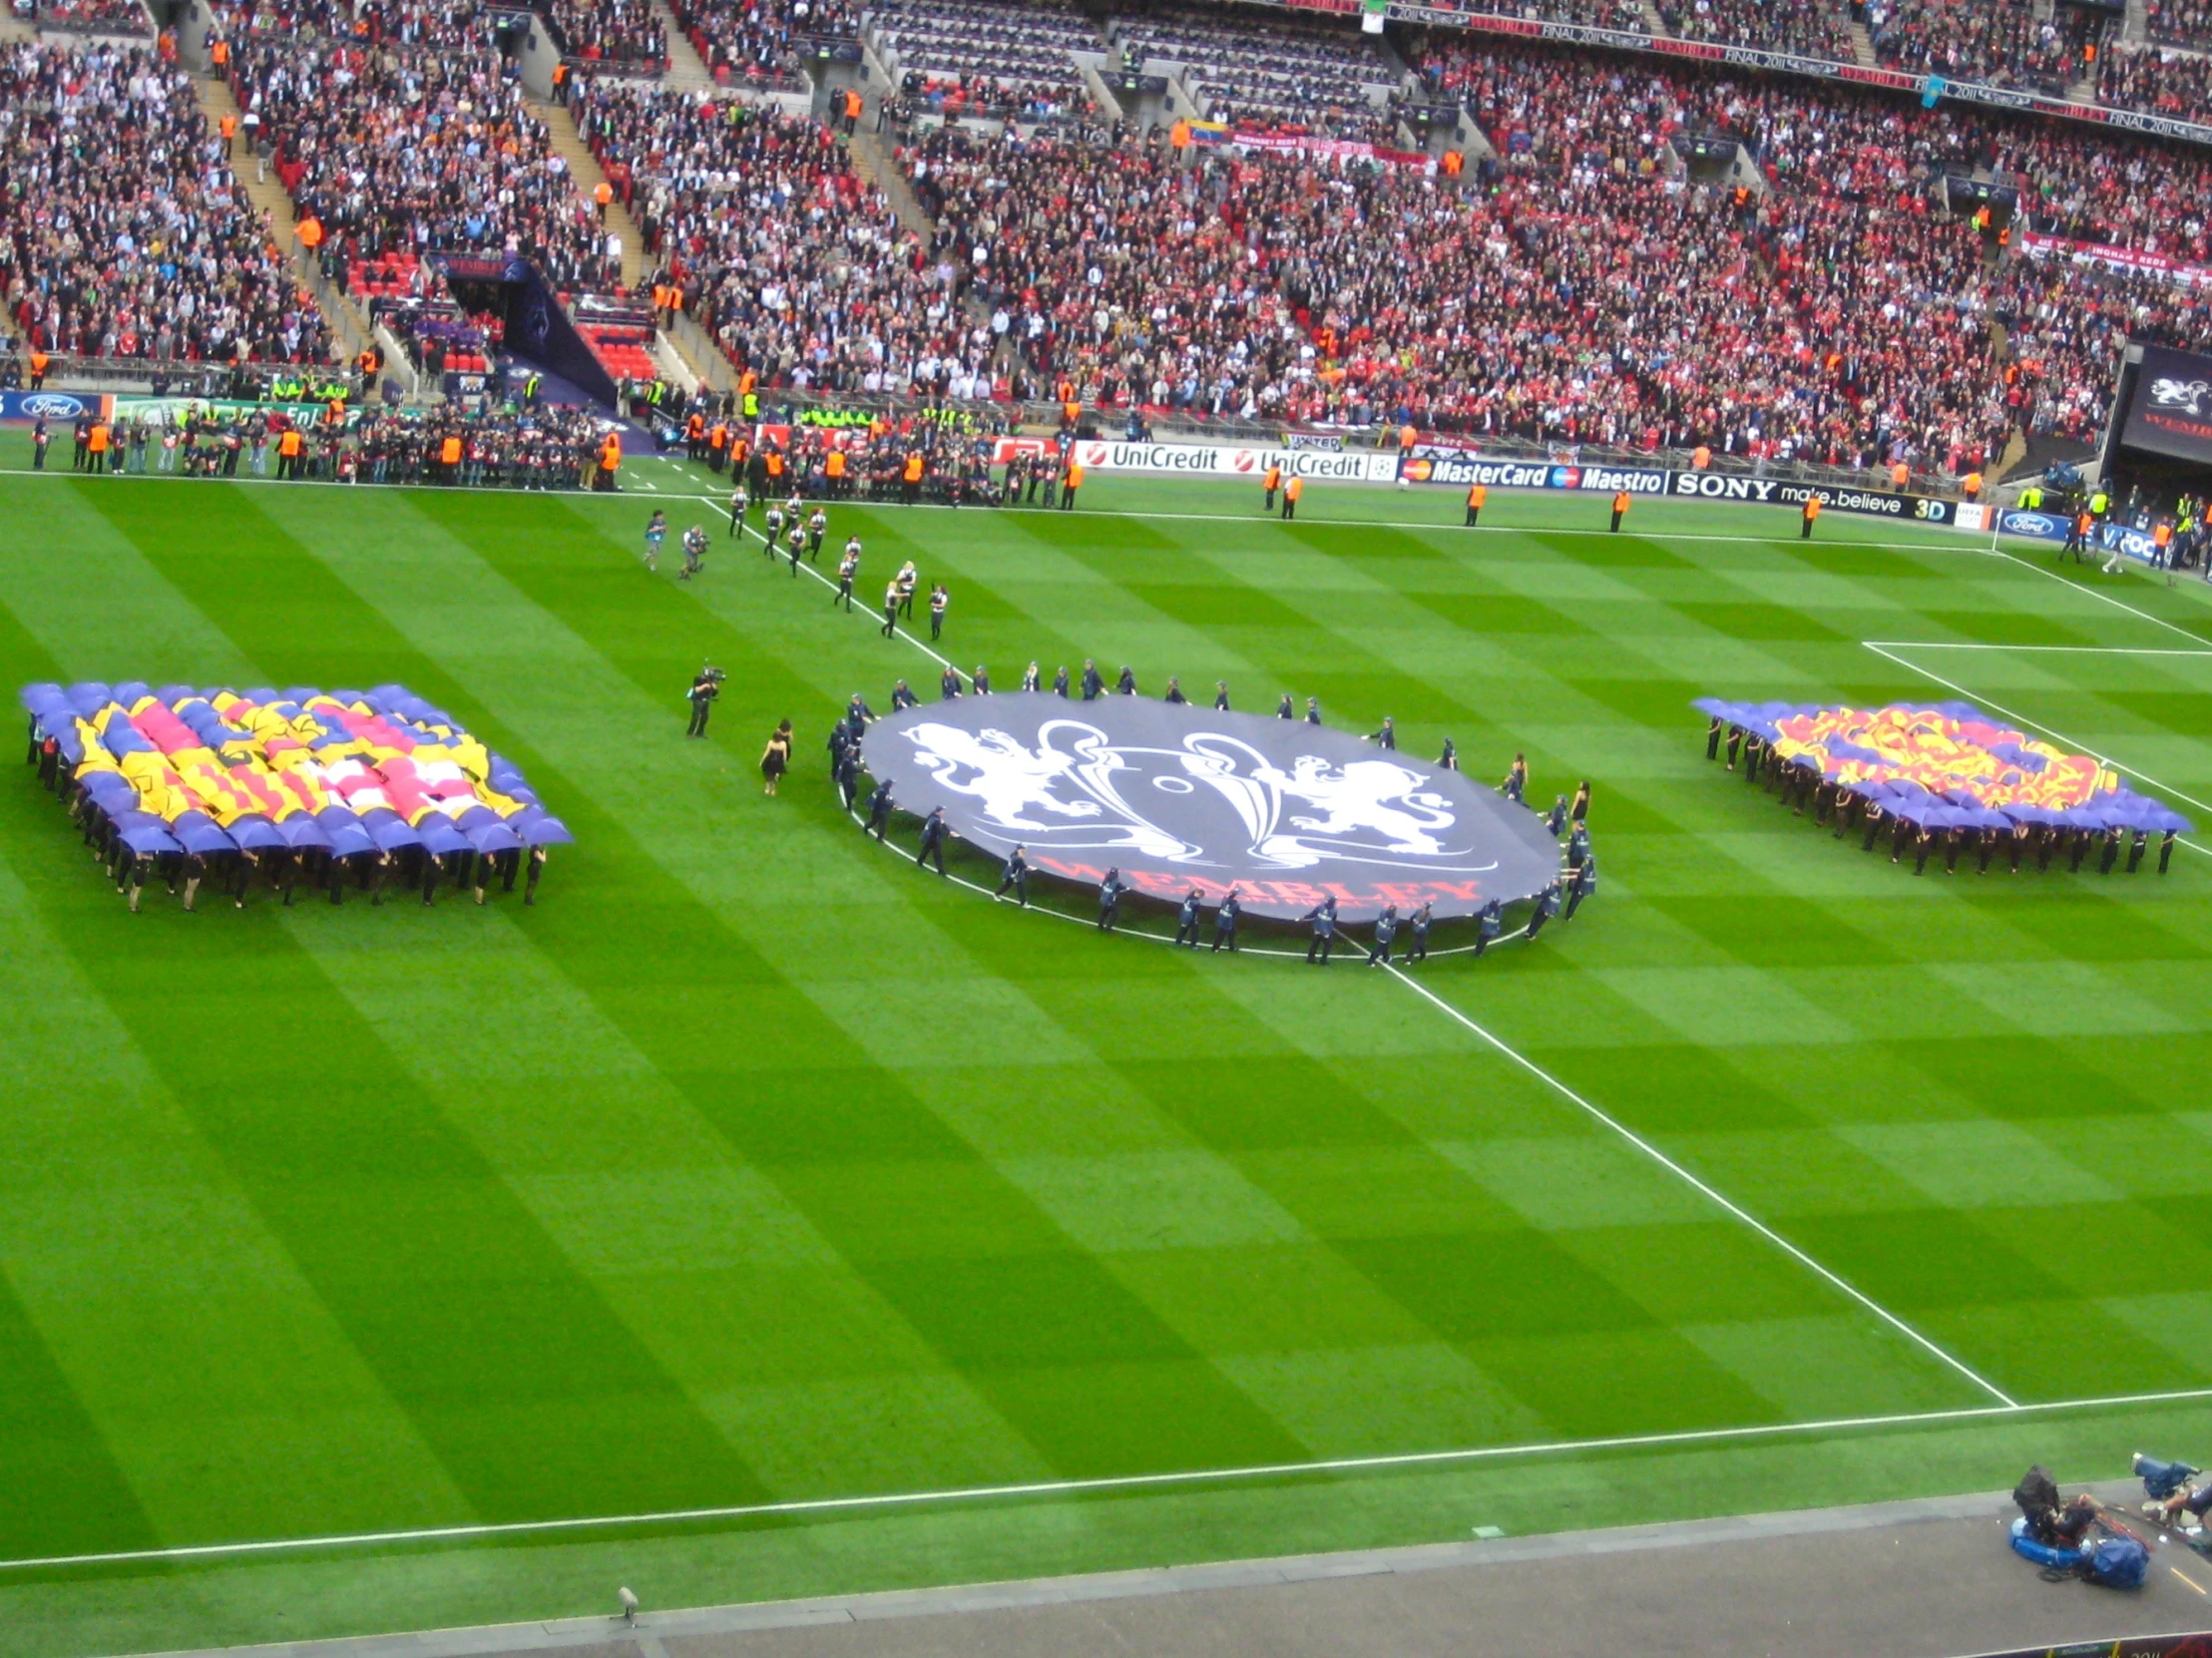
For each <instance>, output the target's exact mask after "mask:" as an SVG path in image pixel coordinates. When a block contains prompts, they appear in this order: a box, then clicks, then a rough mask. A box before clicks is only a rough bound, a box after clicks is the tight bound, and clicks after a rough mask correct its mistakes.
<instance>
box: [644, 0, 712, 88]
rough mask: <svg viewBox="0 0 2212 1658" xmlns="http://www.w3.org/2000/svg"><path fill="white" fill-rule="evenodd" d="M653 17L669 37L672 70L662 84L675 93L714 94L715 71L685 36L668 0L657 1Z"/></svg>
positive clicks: (668, 68)
mask: <svg viewBox="0 0 2212 1658" xmlns="http://www.w3.org/2000/svg"><path fill="white" fill-rule="evenodd" d="M653 15H654V19H655V21H657V22H658V23H659V24H660V25H661V27H662V29H663V30H664V31H665V32H666V34H667V37H668V67H667V69H666V70H665V71H664V72H663V74H662V76H661V84H662V85H663V86H664V87H666V88H667V89H668V90H669V91H671V92H711V91H713V90H714V76H713V72H712V71H710V70H709V69H708V68H707V67H706V60H705V59H704V58H702V57H700V56H699V55H698V51H697V49H696V48H694V47H693V46H692V45H691V43H690V41H689V40H688V39H686V38H685V37H684V33H683V25H682V24H680V23H678V22H677V21H676V19H675V13H674V12H672V11H670V10H669V9H668V4H667V0H654V5H653Z"/></svg>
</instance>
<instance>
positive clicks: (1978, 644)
mask: <svg viewBox="0 0 2212 1658" xmlns="http://www.w3.org/2000/svg"><path fill="white" fill-rule="evenodd" d="M1859 642H1860V643H1861V644H1864V645H1866V646H1867V647H1868V648H1869V649H1876V648H1880V647H1881V646H1884V645H1887V646H1889V647H1890V648H1891V649H1893V650H2037V651H2045V652H2055V653H2058V654H2063V655H2071V656H2212V644H2206V645H2203V646H2201V647H2199V648H2198V649H2195V650H2182V649H2178V648H2175V647H2172V646H2168V645H2162V644H1989V643H1985V642H1982V641H1980V640H1970V639H1861V640H1860V641H1859Z"/></svg>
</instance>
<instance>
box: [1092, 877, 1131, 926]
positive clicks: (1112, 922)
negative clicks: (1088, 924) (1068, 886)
mask: <svg viewBox="0 0 2212 1658" xmlns="http://www.w3.org/2000/svg"><path fill="white" fill-rule="evenodd" d="M1128 890H1129V889H1128V883H1126V882H1125V881H1123V880H1122V879H1121V872H1120V871H1119V870H1117V869H1109V870H1107V871H1106V879H1105V880H1104V881H1101V882H1100V883H1099V931H1100V932H1102V933H1110V932H1112V931H1113V929H1114V927H1115V926H1116V925H1117V924H1118V923H1119V922H1120V920H1121V895H1122V894H1123V893H1125V892H1127V891H1128Z"/></svg>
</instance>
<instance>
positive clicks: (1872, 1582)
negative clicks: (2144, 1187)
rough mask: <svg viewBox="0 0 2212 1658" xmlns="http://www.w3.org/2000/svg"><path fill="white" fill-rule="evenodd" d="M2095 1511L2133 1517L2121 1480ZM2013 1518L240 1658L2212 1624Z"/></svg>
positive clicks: (1669, 1531) (1900, 1517)
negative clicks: (2026, 1531)
mask: <svg viewBox="0 0 2212 1658" xmlns="http://www.w3.org/2000/svg"><path fill="white" fill-rule="evenodd" d="M2099 1494H2100V1495H2102V1496H2104V1497H2105V1498H2106V1499H2107V1500H2108V1501H2112V1502H2114V1503H2117V1504H2123V1505H2124V1504H2129V1503H2131V1502H2133V1501H2139V1500H2140V1498H2141V1492H2140V1490H2139V1489H2138V1488H2136V1487H2134V1486H2132V1485H2125V1484H2117V1485H2112V1486H2108V1487H2102V1488H2100V1490H2099ZM2012 1512H2013V1509H2012V1505H2011V1501H2010V1498H2009V1497H2008V1496H2006V1495H2004V1494H2003V1493H1986V1494H1978V1495H1972V1496H1958V1497H1937V1498H1928V1499H1922V1500H1915V1501H1907V1502H1885V1503H1873V1504H1869V1505H1866V1506H1861V1507H1850V1508H1817V1509H1806V1510H1802V1511H1798V1512H1792V1513H1777V1514H1753V1515H1746V1516H1741V1517H1735V1518H1726V1519H1709V1520H1687V1521H1680V1522H1676V1523H1672V1524H1664V1525H1638V1526H1624V1527H1620V1528H1618V1529H1611V1530H1598V1531H1573V1532H1562V1533H1558V1534H1555V1535H1549V1536H1540V1537H1506V1538H1497V1539H1491V1540H1485V1541H1468V1542H1453V1543H1438V1544H1429V1545H1425V1546H1419V1547H1410V1548H1389V1549H1369V1550H1361V1551H1356V1552H1350V1553H1341V1554H1307V1555H1293V1556H1288V1557H1285V1558H1281V1559H1270V1560H1236V1561H1224V1562H1220V1563H1218V1564H1211V1565H1196V1566H1170V1567H1161V1568H1157V1569H1151V1570H1140V1571H1124V1572H1106V1573H1100V1574H1096V1575H1090V1576H1080V1577H1054V1578H1039V1579H1033V1580H1030V1581H1024V1582H1012V1583H986V1584H974V1585H968V1586H963V1587H955V1588H944V1589H917V1590H904V1591H897V1592H892V1593H885V1594H865V1595H847V1596H832V1597H824V1598H820V1599H812V1600H786V1601H767V1602H760V1603H756V1604H751V1605H734V1606H716V1607H702V1608H697V1609H694V1610H688V1611H658V1610H655V1609H654V1608H653V1607H652V1606H651V1604H650V1602H649V1603H648V1605H647V1608H646V1610H645V1612H644V1613H643V1614H642V1615H641V1616H640V1618H639V1621H638V1624H637V1626H636V1627H635V1628H630V1627H626V1626H625V1625H624V1624H623V1623H622V1622H621V1620H620V1619H614V1618H573V1619H567V1620H563V1621H560V1622H551V1623H527V1624H504V1625H496V1626H492V1627H487V1628H480V1629H451V1630H435V1631H428V1632H424V1633H420V1634H411V1635H389V1636H368V1637H362V1638H359V1639H353V1640H337V1641H315V1642H297V1643H290V1644H285V1645H277V1646H261V1647H245V1648H233V1649H230V1653H229V1655H228V1658H509V1655H513V1658H524V1655H531V1654H541V1653H550V1652H564V1653H570V1654H574V1655H575V1658H857V1655H860V1654H868V1655H870V1658H879V1655H880V1658H937V1655H940V1654H942V1655H948V1658H950V1655H953V1654H961V1655H969V1654H985V1655H990V1658H1032V1655H1035V1658H1046V1655H1048V1654H1051V1655H1058V1654H1063V1653H1069V1652H1141V1653H1146V1654H1163V1655H1173V1654H1191V1655H1196V1654H1206V1655H1209V1658H1211V1655H1226V1658H1242V1655H1247V1654H1248V1655H1251V1658H1260V1655H1262V1654H1264V1655H1267V1658H1278V1655H1299V1654H1309V1653H1310V1654H1321V1653H1329V1654H1336V1653H1345V1652H1355V1651H1357V1652H1375V1653H1390V1654H1405V1655H1409V1658H1428V1655H1431V1654H1434V1655H1436V1658H1445V1655H1447V1654H1449V1655H1451V1658H1522V1655H1525V1654H1530V1653H1543V1654H1545V1655H1547V1658H1580V1655H1584V1654H1587V1655H1591V1658H1595V1655H1598V1654H1608V1655H1609V1654H1616V1653H1622V1652H1634V1653H1638V1654H1653V1655H1659V1658H1664V1655H1668V1654H1676V1653H1680V1654H1692V1653H1695V1654H1706V1653H1730V1654H1755V1653H1783V1652H1787V1653H1789V1654H1791V1655H1792V1658H1864V1655H1865V1654H1867V1653H1875V1652H1879V1653H1884V1654H1893V1655H1899V1658H1914V1655H1918V1658H1955V1655H1959V1654H1971V1653H1987V1652H1993V1651H1999V1650H2008V1649H2012V1648H2018V1647H2024V1646H2030V1645H2036V1644H2054V1643H2060V1642H2071V1641H2084V1640H2091V1639H2094V1638H2096V1637H2099V1636H2103V1637H2107V1638H2109V1637H2116V1636H2121V1635H2137V1634H2160V1633H2168V1632H2172V1631H2177V1630H2189V1629H2207V1628H2212V1561H2208V1560H2205V1559H2202V1558H2200V1557H2199V1556H2197V1555H2195V1554H2193V1553H2190V1552H2189V1551H2188V1550H2186V1549H2184V1548H2181V1547H2179V1546H2161V1547H2159V1548H2158V1549H2157V1550H2156V1551H2155V1553H2154V1557H2153V1567H2152V1572H2151V1577H2150V1581H2149V1583H2148V1584H2147V1585H2146V1586H2145V1587H2144V1589H2143V1590H2142V1591H2141V1592H2139V1593H2134V1594H2115V1593H2112V1592H2110V1591H2107V1590H2102V1589H2097V1588H2093V1587H2091V1586H2089V1585H2087V1584H2084V1583H2079V1582H2060V1583H2046V1582H2044V1581H2042V1580H2041V1579H2040V1578H2039V1577H2038V1576H2037V1575H2036V1573H2035V1571H2034V1569H2033V1568H2032V1567H2030V1566H2028V1565H2027V1564H2026V1563H2025V1562H2024V1561H2021V1560H2019V1559H2017V1558H2016V1557H2014V1556H2013V1555H2012V1554H2011V1552H2010V1551H2009V1550H2008V1549H2007V1548H2006V1547H2005V1544H2004V1522H2005V1521H2006V1520H2007V1519H2008V1517H2009V1516H2010V1514H2011V1513H2012ZM614 1588H615V1585H613V1584H609V1585H608V1597H609V1600H610V1602H612V1600H613V1598H614ZM647 1588H650V1584H649V1585H647ZM641 1592H642V1593H643V1592H645V1591H644V1590H641ZM193 1658H214V1655H212V1654H210V1655H197V1654H196V1655H193Z"/></svg>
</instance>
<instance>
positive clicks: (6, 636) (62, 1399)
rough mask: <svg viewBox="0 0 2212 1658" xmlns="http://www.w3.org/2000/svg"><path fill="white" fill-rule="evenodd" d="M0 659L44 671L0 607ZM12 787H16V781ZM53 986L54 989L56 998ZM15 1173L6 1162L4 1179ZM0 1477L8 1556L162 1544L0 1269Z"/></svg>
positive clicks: (36, 1063)
mask: <svg viewBox="0 0 2212 1658" xmlns="http://www.w3.org/2000/svg"><path fill="white" fill-rule="evenodd" d="M0 662H4V663H5V664H6V670H7V671H8V672H9V673H10V674H11V675H19V676H20V678H19V679H18V682H20V681H21V679H28V678H35V677H38V676H40V675H41V673H42V671H44V670H45V669H47V668H48V666H49V661H48V658H47V657H46V656H45V654H44V652H42V651H41V650H40V649H39V648H38V645H37V642H36V641H35V640H34V639H32V638H31V637H30V635H29V634H27V633H26V632H25V631H24V630H23V628H22V626H21V624H20V623H18V622H17V621H16V620H15V617H14V616H13V615H12V614H11V612H10V611H9V610H8V609H7V608H5V607H0ZM14 781H15V782H16V783H17V784H19V785H20V784H22V783H23V781H24V780H23V778H21V777H18V778H16V779H14ZM24 792H27V791H24ZM36 815H43V814H39V813H38V812H37V802H36V801H31V802H25V801H24V800H23V799H22V797H21V793H20V792H19V793H18V795H17V797H16V798H15V799H12V800H10V801H9V802H8V804H7V805H6V807H5V808H0V861H6V862H8V863H10V864H12V865H14V867H16V868H22V867H23V866H22V864H20V863H19V862H17V861H16V860H17V854H18V853H19V851H20V849H21V848H22V847H23V846H24V845H25V843H26V842H27V841H28V840H29V839H30V837H31V833H32V830H33V827H34V826H33V824H32V823H31V822H30V821H29V820H30V819H32V818H33V817H34V816H36ZM37 827H41V828H44V829H46V830H47V831H48V832H49V833H51V832H52V830H53V828H54V825H53V824H52V823H51V822H47V823H44V824H41V825H37ZM67 844H69V843H68V842H67V841H64V842H63V845H64V846H66V845H67ZM41 855H42V856H43V857H45V858H47V859H54V858H63V859H66V857H67V855H66V853H65V852H63V851H62V850H61V848H59V847H57V846H55V845H54V844H53V842H52V841H48V842H47V843H46V844H45V845H44V846H43V848H42V849H41ZM70 861H71V862H73V863H75V864H76V867H74V868H72V869H71V870H70V872H69V873H70V874H71V875H73V876H76V877H78V878H80V879H82V878H83V877H85V875H86V874H87V869H86V867H85V864H84V863H83V862H82V861H79V860H70ZM95 879H97V877H95ZM13 930H14V929H12V928H11V929H9V931H11V932H12V931H13ZM4 936H5V935H0V937H4ZM60 989H61V988H60V987H58V986H57V987H55V990H56V993H57V994H59V993H60ZM56 1057H57V1055H56V1054H54V1053H52V1052H41V1053H37V1054H33V1053H29V1052H25V1053H22V1054H20V1055H18V1056H17V1059H16V1063H15V1064H13V1065H11V1066H10V1069H20V1070H21V1072H23V1074H21V1075H19V1076H18V1077H16V1078H15V1079H14V1080H15V1081H16V1082H17V1084H18V1085H27V1084H30V1083H31V1080H32V1078H31V1072H32V1071H33V1070H34V1068H35V1067H43V1066H45V1065H47V1064H50V1063H52V1061H53V1060H54V1059H55V1058H56ZM82 1081H83V1083H84V1085H85V1086H86V1087H88V1088H94V1089H97V1088H99V1087H100V1086H101V1085H102V1081H103V1079H102V1078H101V1076H100V1075H99V1073H98V1072H97V1070H96V1069H94V1068H93V1067H92V1066H89V1065H88V1066H86V1067H85V1069H84V1071H83V1073H82ZM24 1167H25V1165H24V1164H22V1163H21V1162H17V1161H14V1160H11V1163H10V1175H9V1179H10V1183H12V1181H13V1179H15V1178H19V1177H20V1174H21V1172H22V1171H23V1170H24ZM0 1481H4V1488H5V1489H6V1490H7V1492H8V1493H9V1495H8V1500H7V1501H6V1502H4V1503H0V1547H5V1549H6V1551H7V1553H8V1555H10V1556H21V1555H26V1554H36V1553H40V1552H49V1551H59V1550H71V1551H74V1550H82V1549H110V1548H118V1547H121V1548H149V1547H154V1546H156V1545H158V1544H160V1543H161V1542H163V1541H165V1540H166V1539H165V1538H163V1537H161V1536H160V1535H159V1534H158V1533H157V1532H156V1530H155V1528H154V1525H153V1522H152V1521H151V1520H150V1519H149V1518H148V1516H147V1514H146V1511H145V1509H144V1508H143V1507H142V1506H141V1505H140V1503H139V1500H138V1497H137V1495H136V1493H135V1492H134V1491H133V1489H132V1486H131V1482H130V1480H129V1479H128V1478H127V1477H126V1476H125V1474H124V1472H123V1470H122V1468H121V1467H120V1466H119V1465H118V1464H117V1461H116V1458H115V1456H114V1455H113V1453H112V1452H111V1451H110V1450H109V1448H108V1445H107V1443H106V1441H105V1440H104V1438H103V1437H102V1434H101V1431H100V1429H99V1427H98V1426H97V1424H95V1422H94V1421H93V1419H92V1417H91V1415H90V1414H89V1413H88V1412H87V1410H86V1409H85V1406H84V1404H83V1402H82V1401H81V1400H80V1399H79V1397H78V1395H77V1392H76V1390H75V1389H73V1388H72V1387H71V1386H70V1383H69V1380H68V1378H67V1376H65V1375H64V1373H63V1371H62V1369H61V1367H60V1365H58V1364H57V1363H56V1362H55V1359H54V1356H53V1354H52V1353H51V1352H50V1351H49V1349H48V1347H47V1344H46V1340H45V1338H44V1337H43V1336H42V1335H41V1334H40V1332H39V1329H38V1327H37V1326H36V1325H35V1324H34V1323H33V1322H32V1320H31V1318H30V1317H29V1315H28V1314H27V1313H26V1312H25V1310H24V1307H23V1304H22V1302H21V1301H20V1300H19V1299H18V1298H17V1294H16V1291H15V1289H14V1287H13V1286H12V1284H11V1283H10V1282H9V1278H8V1275H7V1274H6V1273H0Z"/></svg>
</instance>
